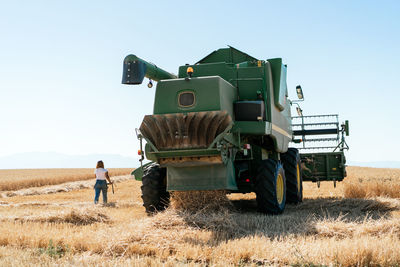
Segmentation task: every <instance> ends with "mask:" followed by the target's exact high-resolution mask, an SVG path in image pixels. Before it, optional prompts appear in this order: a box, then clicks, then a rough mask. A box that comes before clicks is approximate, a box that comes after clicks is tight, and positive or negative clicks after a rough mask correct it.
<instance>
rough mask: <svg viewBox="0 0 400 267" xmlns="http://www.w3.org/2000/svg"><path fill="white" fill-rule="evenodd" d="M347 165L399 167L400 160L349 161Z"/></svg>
mask: <svg viewBox="0 0 400 267" xmlns="http://www.w3.org/2000/svg"><path fill="white" fill-rule="evenodd" d="M346 164H347V165H349V166H360V167H372V168H400V161H371V162H362V161H349V162H347V163H346Z"/></svg>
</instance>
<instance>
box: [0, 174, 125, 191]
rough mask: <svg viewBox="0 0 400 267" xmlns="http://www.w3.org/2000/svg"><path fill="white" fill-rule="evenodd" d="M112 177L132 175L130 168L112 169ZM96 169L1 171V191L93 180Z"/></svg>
mask: <svg viewBox="0 0 400 267" xmlns="http://www.w3.org/2000/svg"><path fill="white" fill-rule="evenodd" d="M108 170H109V174H110V176H120V175H127V174H130V173H131V171H132V169H129V168H110V169H108ZM93 171H94V169H19V170H0V191H12V190H18V189H22V188H29V187H39V186H46V185H55V184H61V183H66V182H73V181H81V180H88V179H93V176H94V174H93Z"/></svg>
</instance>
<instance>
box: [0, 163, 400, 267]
mask: <svg viewBox="0 0 400 267" xmlns="http://www.w3.org/2000/svg"><path fill="white" fill-rule="evenodd" d="M359 171H363V168H361V169H358V168H355V167H352V168H349V179H348V181H347V182H346V183H349V184H356V181H357V180H358V178H357V177H358V174H357V172H359ZM386 171H388V172H391V170H386ZM382 175H383V174H382ZM363 178H364V179H367V176H364V177H363ZM396 178H397V177H396V176H394V177H392V182H393V184H396ZM399 178H400V175H399ZM368 179H370V180H372V179H373V178H372V176H371V177H370V178H368ZM398 184H400V179H399V180H398ZM346 186H347V185H346V184H344V183H339V185H338V187H337V188H333V185H332V184H330V183H326V184H323V185H322V187H321V189H320V190H318V189H317V187H316V185H315V184H311V183H306V184H305V186H304V188H305V200H304V202H303V203H301V204H299V205H288V206H287V209H286V211H285V213H284V214H282V215H280V216H265V215H262V214H259V213H257V212H256V210H257V209H256V203H255V196H254V194H246V195H241V194H240V195H239V194H233V195H228V197H226V196H225V195H224V194H223V193H221V192H214V193H208V194H204V192H196V193H190V194H187V193H179V194H175V195H174V197H173V200H172V207H171V208H169V209H167V210H166V211H165V212H162V213H158V214H156V215H154V216H151V217H148V216H146V214H145V212H144V208H143V207H142V202H141V199H140V182H137V181H134V180H125V181H122V182H121V183H119V184H118V187H117V190H116V193H115V195H112V194H110V195H109V201H110V202H111V203H112V204H111V205H109V206H94V205H93V204H92V201H93V190H92V189H77V190H74V191H70V192H60V193H56V194H44V195H35V196H32V195H16V196H13V197H8V198H4V199H2V201H1V202H0V218H1V223H0V266H2V265H6V266H9V265H14V266H26V265H43V266H94V265H101V266H204V265H208V266H259V265H278V266H282V265H313V264H317V265H337V266H398V265H399V263H400V249H399V247H400V226H399V225H400V200H399V199H396V198H391V197H367V198H346V197H344V194H345V188H346ZM228 199H229V200H230V201H228ZM221 202H222V205H220V204H221ZM188 204H190V205H188ZM196 205H197V207H198V209H195V208H193V207H195V206H196ZM72 215H73V216H72ZM56 218H58V219H56ZM71 218H73V219H71ZM103 219H104V220H103ZM81 221H84V222H85V221H86V223H81ZM50 240H51V241H52V244H54V246H55V247H59V248H60V251H61V252H60V253H59V255H58V254H56V256H54V255H53V254H52V253H49V251H50V252H51V251H52V250H50V249H49V243H50Z"/></svg>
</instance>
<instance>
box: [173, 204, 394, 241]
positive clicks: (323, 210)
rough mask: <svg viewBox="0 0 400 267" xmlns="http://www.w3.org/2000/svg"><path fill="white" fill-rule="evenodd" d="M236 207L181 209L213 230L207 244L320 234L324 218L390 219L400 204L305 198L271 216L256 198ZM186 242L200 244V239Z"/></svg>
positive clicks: (187, 219) (197, 223)
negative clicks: (195, 210) (319, 225)
mask: <svg viewBox="0 0 400 267" xmlns="http://www.w3.org/2000/svg"><path fill="white" fill-rule="evenodd" d="M231 203H232V204H233V207H230V208H229V207H228V208H226V209H225V210H224V209H222V210H220V211H218V212H213V211H208V212H199V213H188V212H180V213H179V216H181V217H182V218H183V219H184V221H185V222H186V223H187V224H188V225H190V226H192V227H197V228H200V229H203V230H209V231H211V232H212V238H210V239H209V240H208V241H207V243H206V244H204V245H217V244H219V243H221V242H226V241H228V240H232V239H237V238H242V237H246V236H264V237H267V238H270V239H274V238H276V237H280V238H281V237H286V236H289V235H303V236H304V235H305V236H307V235H316V234H318V230H317V229H316V224H317V223H319V222H321V221H329V222H335V221H340V222H344V223H362V222H364V221H365V220H366V219H368V220H379V219H382V218H389V217H390V216H391V215H390V212H391V211H393V210H398V209H399V207H398V206H396V205H394V204H393V203H390V202H381V201H378V200H375V199H345V198H319V199H305V200H304V201H303V202H302V203H300V204H298V205H287V206H286V210H285V212H284V213H283V214H281V215H276V216H271V215H264V214H260V213H258V212H257V203H256V201H255V199H250V200H248V199H246V200H232V201H231ZM186 242H189V243H194V244H198V243H199V240H198V239H196V240H195V239H193V240H192V239H191V238H187V239H186Z"/></svg>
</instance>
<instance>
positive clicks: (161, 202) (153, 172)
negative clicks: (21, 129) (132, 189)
mask: <svg viewBox="0 0 400 267" xmlns="http://www.w3.org/2000/svg"><path fill="white" fill-rule="evenodd" d="M166 178H167V170H166V168H161V167H160V165H159V164H157V163H153V164H150V165H149V166H147V168H146V169H145V170H144V175H143V178H142V186H141V189H142V199H143V206H144V207H145V208H146V212H147V213H150V214H151V213H155V212H157V211H162V210H164V209H165V208H166V207H168V205H169V193H168V192H167V183H166Z"/></svg>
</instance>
